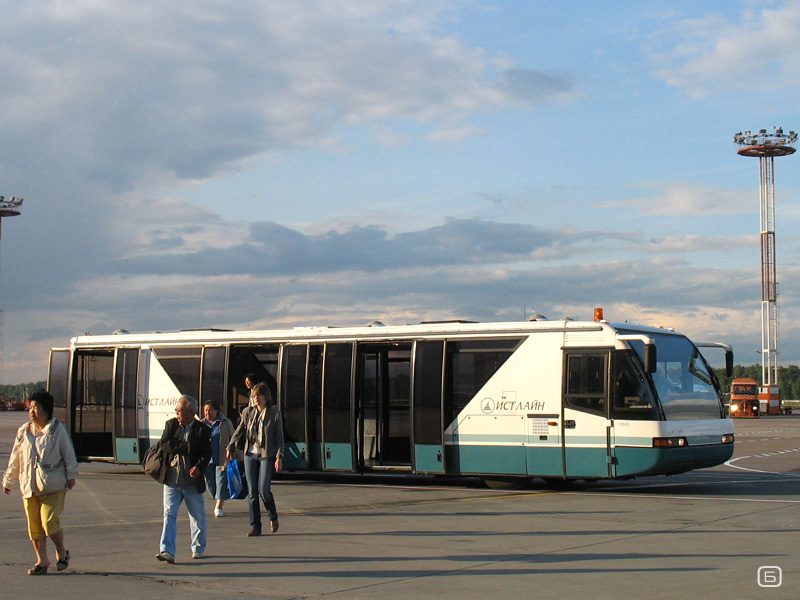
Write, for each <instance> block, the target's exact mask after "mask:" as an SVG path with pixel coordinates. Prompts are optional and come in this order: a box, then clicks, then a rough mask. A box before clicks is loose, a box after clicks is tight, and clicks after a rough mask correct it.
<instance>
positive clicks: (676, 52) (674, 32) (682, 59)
mask: <svg viewBox="0 0 800 600" xmlns="http://www.w3.org/2000/svg"><path fill="white" fill-rule="evenodd" d="M798 31H800V2H798V1H796V0H787V1H785V2H778V3H774V4H773V3H768V5H767V6H763V7H760V8H754V9H749V8H748V9H745V10H744V11H743V12H742V14H741V15H740V17H739V19H738V20H737V21H734V20H732V19H730V18H728V17H726V16H724V15H721V14H711V15H706V16H703V17H701V18H695V19H685V20H682V21H680V22H678V23H675V24H674V25H672V26H671V27H670V28H669V29H668V30H666V31H664V32H663V33H664V35H665V38H666V39H669V40H677V43H676V42H674V41H670V42H666V41H665V42H664V43H663V45H664V46H667V48H666V49H664V50H661V51H658V52H653V58H654V60H656V61H657V64H658V65H659V67H658V68H657V70H656V75H657V76H658V77H660V78H662V79H663V80H664V81H665V82H666V83H667V84H669V85H671V86H676V87H681V88H684V89H686V90H687V92H688V93H689V94H690V95H692V96H694V97H697V98H702V97H704V96H706V95H708V94H710V93H714V92H718V91H722V90H727V91H730V90H731V89H732V88H738V89H743V88H749V89H754V88H755V89H759V90H762V91H763V92H764V93H768V94H775V93H779V92H785V91H793V92H794V93H796V92H797V88H798V81H800V63H798V61H797V55H798V52H800V37H798V35H797V32H798Z"/></svg>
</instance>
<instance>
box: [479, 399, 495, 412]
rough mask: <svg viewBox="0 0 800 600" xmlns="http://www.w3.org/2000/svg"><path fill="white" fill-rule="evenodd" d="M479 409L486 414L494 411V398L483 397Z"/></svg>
mask: <svg viewBox="0 0 800 600" xmlns="http://www.w3.org/2000/svg"><path fill="white" fill-rule="evenodd" d="M481 410H482V411H483V412H484V413H486V414H487V415H489V414H491V413H493V412H494V400H492V399H491V398H485V399H484V400H483V402H481Z"/></svg>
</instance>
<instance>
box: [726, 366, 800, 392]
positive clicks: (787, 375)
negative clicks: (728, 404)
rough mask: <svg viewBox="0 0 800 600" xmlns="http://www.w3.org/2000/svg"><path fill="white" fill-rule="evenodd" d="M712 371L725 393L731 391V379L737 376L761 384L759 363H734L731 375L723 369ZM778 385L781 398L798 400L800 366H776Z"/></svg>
mask: <svg viewBox="0 0 800 600" xmlns="http://www.w3.org/2000/svg"><path fill="white" fill-rule="evenodd" d="M714 373H715V374H716V376H717V379H719V385H720V388H721V389H722V391H723V392H724V393H726V394H727V393H729V392H730V391H731V380H732V379H736V378H739V377H744V378H747V379H755V380H756V381H757V382H758V384H759V385H761V365H749V366H743V365H735V366H734V367H733V376H732V377H727V376H726V375H725V369H714ZM778 387H779V388H780V390H781V398H782V399H783V400H800V367H798V366H797V365H789V366H788V367H778Z"/></svg>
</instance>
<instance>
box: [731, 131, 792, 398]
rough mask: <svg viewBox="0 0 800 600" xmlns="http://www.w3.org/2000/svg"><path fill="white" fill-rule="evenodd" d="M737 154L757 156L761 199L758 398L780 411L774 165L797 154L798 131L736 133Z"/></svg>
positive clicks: (734, 139) (734, 138) (734, 140)
mask: <svg viewBox="0 0 800 600" xmlns="http://www.w3.org/2000/svg"><path fill="white" fill-rule="evenodd" d="M733 142H734V143H735V144H736V145H737V146H739V150H737V151H736V152H737V154H739V155H740V156H753V157H756V158H758V167H759V181H760V192H759V196H760V199H761V391H760V393H759V396H758V398H759V402H766V411H765V412H766V413H767V414H780V412H781V393H780V388H779V387H778V340H779V336H778V277H777V273H776V261H775V187H774V181H775V165H774V164H773V159H774V158H775V157H776V156H788V155H789V154H794V151H795V148H794V146H795V144H796V143H797V134H796V133H795V132H794V131H790V132H789V133H788V134H785V133H784V132H783V129H781V128H780V127H777V128H775V130H774V131H773V132H772V133H767V130H766V129H761V130H760V131H759V132H758V133H751V132H750V131H745V132H744V133H742V132H741V131H740V132H739V133H737V134H735V135H734V136H733Z"/></svg>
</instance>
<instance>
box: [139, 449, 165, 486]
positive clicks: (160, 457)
mask: <svg viewBox="0 0 800 600" xmlns="http://www.w3.org/2000/svg"><path fill="white" fill-rule="evenodd" d="M163 468H164V453H163V452H161V442H157V443H155V444H153V445H152V446H150V448H148V449H147V452H145V455H144V460H143V461H142V471H144V472H145V473H147V474H148V475H150V477H152V478H153V479H155V480H156V481H159V476H160V474H161V469H163Z"/></svg>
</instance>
